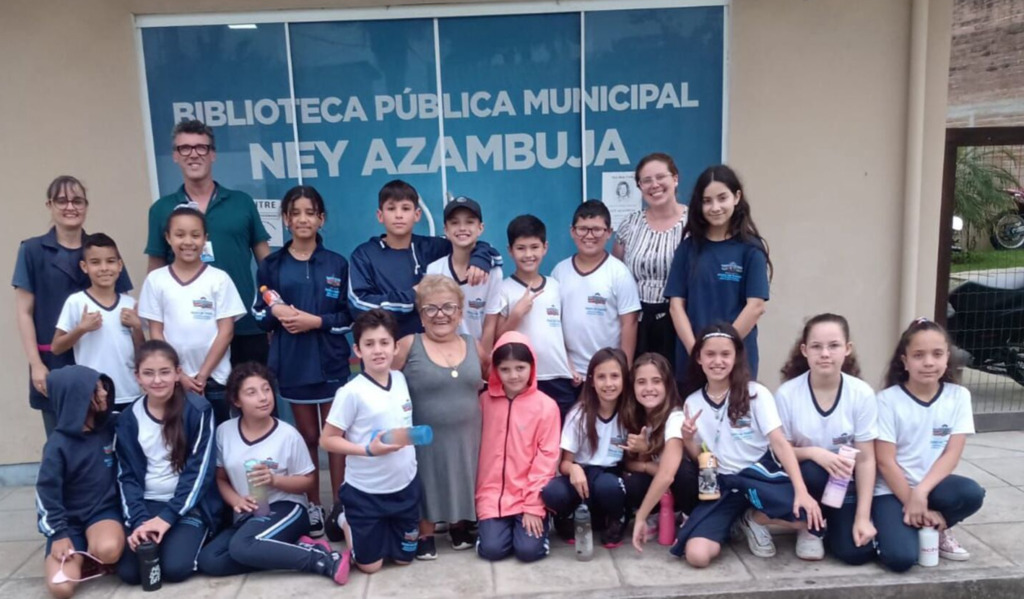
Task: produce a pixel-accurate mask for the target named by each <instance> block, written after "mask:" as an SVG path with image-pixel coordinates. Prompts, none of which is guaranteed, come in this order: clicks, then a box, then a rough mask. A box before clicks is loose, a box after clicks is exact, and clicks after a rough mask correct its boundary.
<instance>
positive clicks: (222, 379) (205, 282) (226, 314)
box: [139, 264, 246, 385]
mask: <svg viewBox="0 0 1024 599" xmlns="http://www.w3.org/2000/svg"><path fill="white" fill-rule="evenodd" d="M245 314H246V308H245V305H243V304H242V298H241V297H239V295H238V290H237V289H235V284H234V283H232V282H231V277H229V276H228V274H227V273H226V272H224V271H223V270H220V269H219V268H215V267H213V266H210V265H208V264H207V265H204V266H203V269H202V270H201V271H199V274H197V275H196V276H195V277H193V279H192V280H191V281H180V280H178V278H177V277H176V276H175V275H174V272H173V271H172V270H171V267H170V266H164V267H163V268H158V269H156V270H154V271H153V272H151V273H149V276H147V277H146V281H145V283H143V284H142V293H141V294H139V316H141V317H142V318H145V319H148V320H155V321H157V322H161V323H163V325H164V338H165V339H166V340H167V343H170V344H171V346H172V347H174V349H175V351H177V352H178V357H179V358H180V359H181V369H182V371H184V373H185V374H186V375H188V376H195V375H196V374H198V373H199V369H200V368H201V367H202V365H203V361H204V360H205V359H206V355H207V354H208V353H209V352H210V346H212V345H213V340H214V339H215V338H216V337H217V321H218V320H220V319H221V318H231V319H233V320H238V319H239V318H241V317H242V316H244V315H245ZM230 373H231V348H228V350H227V351H226V352H224V357H222V358H221V359H220V362H218V363H217V366H216V367H215V368H214V370H213V372H212V373H211V374H210V378H212V379H213V380H215V381H217V382H218V383H220V384H221V385H223V384H225V383H226V382H227V380H228V374H230Z"/></svg>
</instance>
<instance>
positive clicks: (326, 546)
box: [298, 535, 334, 555]
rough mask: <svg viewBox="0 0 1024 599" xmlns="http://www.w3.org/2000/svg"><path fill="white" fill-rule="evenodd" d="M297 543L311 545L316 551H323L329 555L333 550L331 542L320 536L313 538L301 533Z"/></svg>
mask: <svg viewBox="0 0 1024 599" xmlns="http://www.w3.org/2000/svg"><path fill="white" fill-rule="evenodd" d="M298 544H299V545H306V546H309V547H313V548H315V549H316V550H318V551H323V552H324V553H326V554H327V555H330V554H331V553H332V552H333V551H334V549H333V548H332V547H331V544H330V543H328V542H327V541H326V540H325V539H322V538H321V539H314V538H312V537H308V536H306V535H302V536H301V537H299V541H298Z"/></svg>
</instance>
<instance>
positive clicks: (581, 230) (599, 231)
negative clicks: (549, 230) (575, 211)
mask: <svg viewBox="0 0 1024 599" xmlns="http://www.w3.org/2000/svg"><path fill="white" fill-rule="evenodd" d="M572 231H573V233H576V236H577V237H586V236H587V235H593V236H594V237H600V236H602V235H604V234H605V233H607V232H608V227H573V228H572Z"/></svg>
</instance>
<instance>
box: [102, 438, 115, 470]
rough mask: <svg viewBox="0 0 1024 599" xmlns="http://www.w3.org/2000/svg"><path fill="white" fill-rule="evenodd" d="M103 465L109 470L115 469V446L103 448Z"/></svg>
mask: <svg viewBox="0 0 1024 599" xmlns="http://www.w3.org/2000/svg"><path fill="white" fill-rule="evenodd" d="M103 465H104V466H106V467H107V468H113V467H114V444H113V443H111V444H110V445H104V446H103Z"/></svg>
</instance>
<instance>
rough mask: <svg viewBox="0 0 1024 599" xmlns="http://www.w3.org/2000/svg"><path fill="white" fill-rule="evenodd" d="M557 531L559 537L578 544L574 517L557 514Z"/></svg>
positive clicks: (571, 543) (572, 543)
mask: <svg viewBox="0 0 1024 599" xmlns="http://www.w3.org/2000/svg"><path fill="white" fill-rule="evenodd" d="M555 532H556V533H558V537H559V538H561V539H562V540H563V541H565V542H566V543H569V544H570V545H575V544H576V526H575V525H574V524H573V521H572V518H571V517H567V516H555Z"/></svg>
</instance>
